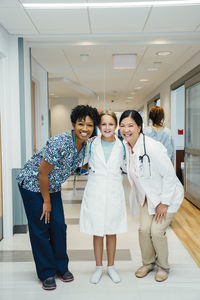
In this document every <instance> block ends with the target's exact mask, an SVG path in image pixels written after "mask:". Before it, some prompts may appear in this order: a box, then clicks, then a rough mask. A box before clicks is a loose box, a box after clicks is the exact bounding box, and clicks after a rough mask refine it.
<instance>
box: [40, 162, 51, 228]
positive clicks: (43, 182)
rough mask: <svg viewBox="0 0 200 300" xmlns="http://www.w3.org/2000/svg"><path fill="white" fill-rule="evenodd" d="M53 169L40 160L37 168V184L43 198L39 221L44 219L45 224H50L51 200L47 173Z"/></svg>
mask: <svg viewBox="0 0 200 300" xmlns="http://www.w3.org/2000/svg"><path fill="white" fill-rule="evenodd" d="M53 168H54V166H53V165H51V164H50V163H48V162H46V161H45V160H44V159H42V162H41V164H40V167H39V183H40V192H41V194H42V198H43V201H44V203H43V211H42V215H41V217H40V220H42V219H43V217H45V223H50V213H51V200H50V194H49V178H48V174H49V172H50V171H51V170H52V169H53Z"/></svg>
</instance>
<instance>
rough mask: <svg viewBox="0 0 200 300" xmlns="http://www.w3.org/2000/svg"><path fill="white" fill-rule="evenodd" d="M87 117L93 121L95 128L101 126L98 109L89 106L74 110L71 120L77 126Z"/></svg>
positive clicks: (79, 106) (78, 106)
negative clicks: (78, 121)
mask: <svg viewBox="0 0 200 300" xmlns="http://www.w3.org/2000/svg"><path fill="white" fill-rule="evenodd" d="M87 116H89V117H90V118H91V119H92V120H93V122H94V126H98V125H99V122H100V116H99V113H98V111H97V109H96V108H94V107H91V106H89V105H77V106H76V107H75V108H73V109H72V112H71V115H70V118H71V122H72V124H75V123H76V121H77V120H85V119H86V117H87Z"/></svg>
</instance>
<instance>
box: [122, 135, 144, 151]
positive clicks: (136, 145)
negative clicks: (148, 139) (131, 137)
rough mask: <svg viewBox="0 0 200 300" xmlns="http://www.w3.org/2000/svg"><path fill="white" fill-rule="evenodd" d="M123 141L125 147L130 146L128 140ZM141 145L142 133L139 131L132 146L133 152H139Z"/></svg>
mask: <svg viewBox="0 0 200 300" xmlns="http://www.w3.org/2000/svg"><path fill="white" fill-rule="evenodd" d="M124 143H125V145H126V147H130V145H128V142H126V141H124ZM141 145H143V134H142V133H140V135H139V137H138V139H137V141H136V143H135V145H134V146H133V147H132V151H133V153H138V152H140V149H141ZM128 152H129V151H128Z"/></svg>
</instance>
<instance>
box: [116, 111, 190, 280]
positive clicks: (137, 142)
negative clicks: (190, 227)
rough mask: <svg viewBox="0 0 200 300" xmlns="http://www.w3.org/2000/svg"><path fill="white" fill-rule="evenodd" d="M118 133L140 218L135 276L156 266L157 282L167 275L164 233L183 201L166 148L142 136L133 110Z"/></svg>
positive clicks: (132, 201)
mask: <svg viewBox="0 0 200 300" xmlns="http://www.w3.org/2000/svg"><path fill="white" fill-rule="evenodd" d="M120 132H121V135H122V137H123V138H124V140H125V143H126V147H127V150H128V151H127V172H128V179H129V181H130V184H131V187H132V189H131V194H130V204H131V208H132V211H133V213H134V214H136V213H137V211H138V212H139V213H140V215H139V242H140V248H141V254H142V262H143V265H142V267H140V268H139V269H138V270H137V271H136V272H135V275H136V276H137V277H139V278H142V277H144V276H146V275H147V274H148V273H149V272H150V271H152V270H153V269H154V266H155V265H157V267H158V269H157V272H156V275H155V280H156V281H163V280H166V279H167V277H168V272H169V264H168V247H167V237H166V230H167V227H168V226H169V224H170V222H171V220H172V218H173V216H174V214H175V213H176V211H177V210H178V208H179V206H180V204H181V202H182V200H183V196H184V193H183V187H182V185H181V183H180V181H179V180H178V178H177V177H176V174H175V171H174V168H173V165H172V163H171V161H170V159H169V157H168V155H167V149H166V148H165V147H164V146H163V145H162V144H161V143H160V142H157V141H155V140H153V139H152V138H150V137H147V136H145V135H144V134H143V133H142V117H141V116H140V114H139V113H138V112H137V111H135V110H127V111H125V112H123V114H122V115H121V118H120Z"/></svg>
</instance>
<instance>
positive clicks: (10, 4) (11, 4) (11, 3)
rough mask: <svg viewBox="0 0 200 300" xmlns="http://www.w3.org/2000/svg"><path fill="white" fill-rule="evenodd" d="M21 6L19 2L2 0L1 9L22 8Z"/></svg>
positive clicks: (0, 2)
mask: <svg viewBox="0 0 200 300" xmlns="http://www.w3.org/2000/svg"><path fill="white" fill-rule="evenodd" d="M20 6H21V4H20V3H19V1H18V0H1V1H0V8H3V7H20Z"/></svg>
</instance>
